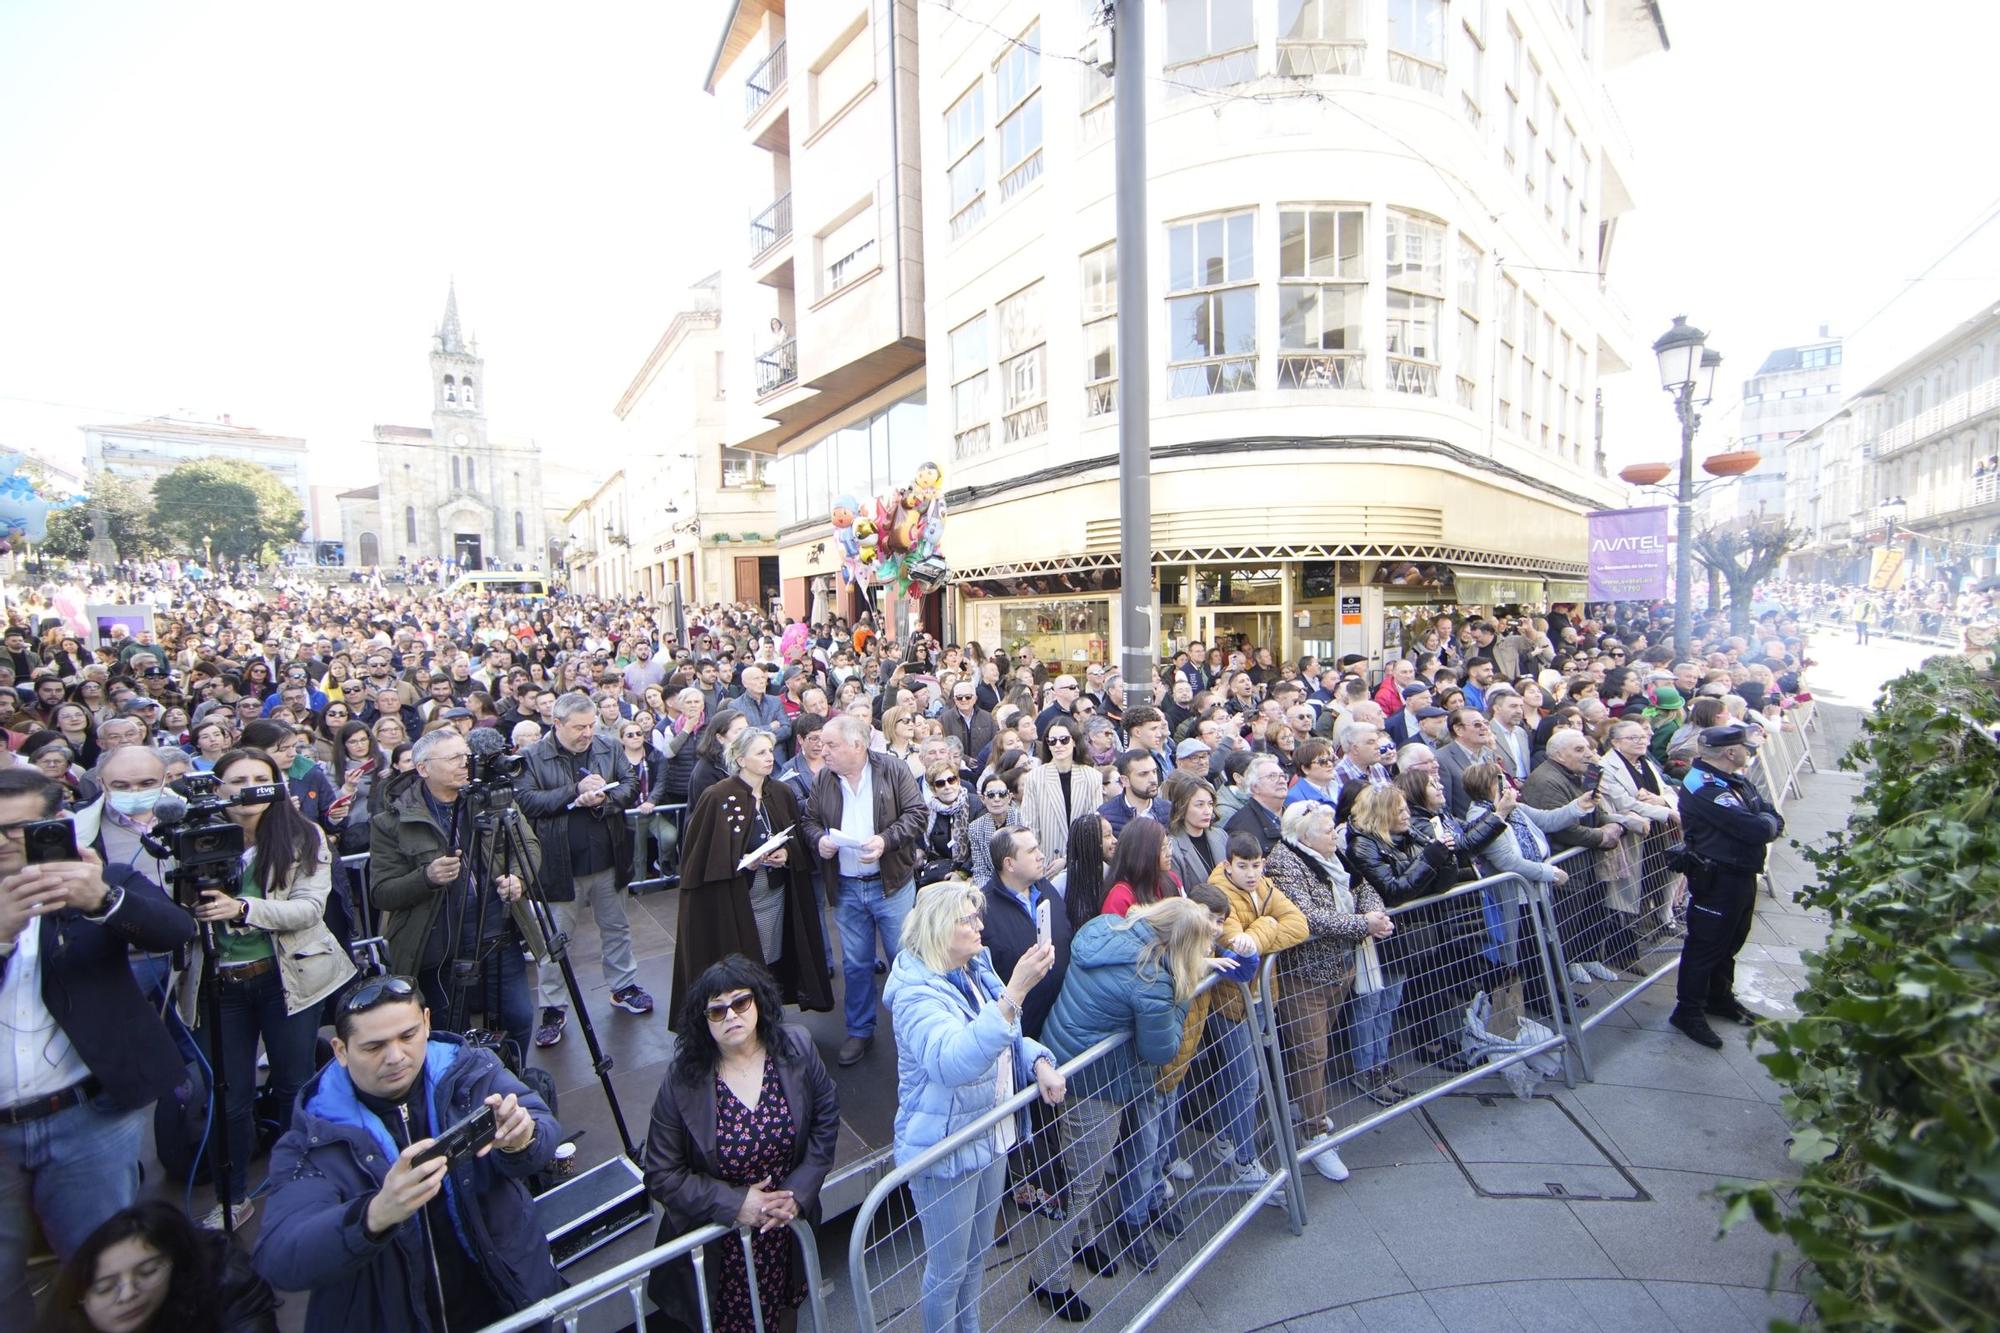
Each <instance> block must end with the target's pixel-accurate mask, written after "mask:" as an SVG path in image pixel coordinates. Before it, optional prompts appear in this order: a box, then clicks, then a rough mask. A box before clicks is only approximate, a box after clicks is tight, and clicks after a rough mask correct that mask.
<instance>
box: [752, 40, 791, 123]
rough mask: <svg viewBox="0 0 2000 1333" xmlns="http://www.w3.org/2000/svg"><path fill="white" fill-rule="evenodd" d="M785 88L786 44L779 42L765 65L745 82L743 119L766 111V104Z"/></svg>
mask: <svg viewBox="0 0 2000 1333" xmlns="http://www.w3.org/2000/svg"><path fill="white" fill-rule="evenodd" d="M784 86H785V44H784V43H783V42H779V43H778V44H777V45H776V46H774V47H772V48H771V54H770V55H767V56H765V57H764V63H763V64H761V65H759V66H757V68H755V69H753V70H751V71H750V77H749V78H747V79H745V80H743V118H744V119H745V120H748V119H749V118H750V117H752V116H754V115H756V114H757V113H758V112H759V111H761V110H763V109H764V103H766V102H768V101H770V100H771V97H772V95H773V94H774V93H776V92H777V91H778V90H779V89H780V88H782V87H784Z"/></svg>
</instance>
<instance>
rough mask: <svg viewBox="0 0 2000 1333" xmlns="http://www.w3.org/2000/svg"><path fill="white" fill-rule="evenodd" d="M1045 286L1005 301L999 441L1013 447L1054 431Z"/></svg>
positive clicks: (1017, 294)
mask: <svg viewBox="0 0 2000 1333" xmlns="http://www.w3.org/2000/svg"><path fill="white" fill-rule="evenodd" d="M1042 305H1043V302H1042V284H1041V283H1039V282H1037V283H1035V284H1034V285H1033V286H1031V287H1025V288H1023V289H1022V290H1020V291H1018V292H1015V293H1014V294H1013V295H1012V296H1010V297H1008V298H1007V299H1006V300H1004V301H1002V302H1001V303H1000V412H1001V417H1000V441H1001V443H1003V444H1013V443H1015V442H1016V441H1018V440H1025V439H1028V438H1030V437H1032V436H1036V435H1040V434H1042V433H1043V432H1045V431H1047V430H1048V428H1049V404H1048V388H1047V381H1048V346H1047V344H1048V331H1047V329H1048V323H1047V320H1046V318H1045V316H1044V312H1043V309H1042Z"/></svg>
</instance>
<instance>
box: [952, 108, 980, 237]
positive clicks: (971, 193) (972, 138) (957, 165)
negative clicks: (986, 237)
mask: <svg viewBox="0 0 2000 1333" xmlns="http://www.w3.org/2000/svg"><path fill="white" fill-rule="evenodd" d="M985 135H986V83H985V81H984V80H981V81H980V82H978V83H975V84H973V85H972V86H971V87H970V88H967V89H966V90H965V93H964V95H963V96H961V97H960V98H959V99H958V100H957V101H956V102H953V103H952V104H951V109H950V110H949V111H946V112H945V113H944V155H945V160H946V161H947V162H949V163H950V164H951V165H950V167H949V168H947V170H946V172H945V183H946V188H947V190H948V191H949V198H950V200H951V203H950V205H949V206H950V208H951V238H952V239H953V240H954V241H955V240H957V239H958V238H959V237H961V236H963V235H965V234H966V233H967V232H969V231H971V230H972V229H973V228H974V227H975V226H977V225H979V221H980V219H981V218H984V217H985V216H986V138H985Z"/></svg>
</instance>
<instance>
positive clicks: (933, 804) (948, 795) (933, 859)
mask: <svg viewBox="0 0 2000 1333" xmlns="http://www.w3.org/2000/svg"><path fill="white" fill-rule="evenodd" d="M924 804H925V805H926V806H927V807H928V808H929V810H930V812H931V822H930V829H929V831H928V832H926V833H925V834H924V854H925V859H924V863H923V865H921V866H919V867H918V868H917V887H918V888H920V889H921V888H923V887H924V886H926V885H928V884H935V883H937V882H938V881H939V880H942V879H947V878H949V877H950V876H951V875H952V874H954V873H959V874H967V875H969V874H971V873H972V802H971V801H969V800H967V799H966V793H965V778H964V777H963V776H962V775H961V774H960V773H959V771H958V770H957V769H956V768H954V767H952V765H951V764H950V763H949V762H945V763H936V764H932V765H931V769H930V772H928V773H926V774H924Z"/></svg>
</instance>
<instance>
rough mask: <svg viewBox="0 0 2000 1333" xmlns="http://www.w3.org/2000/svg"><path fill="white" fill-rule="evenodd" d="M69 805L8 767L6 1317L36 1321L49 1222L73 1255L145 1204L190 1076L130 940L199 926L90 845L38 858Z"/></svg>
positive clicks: (0, 918)
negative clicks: (30, 851)
mask: <svg viewBox="0 0 2000 1333" xmlns="http://www.w3.org/2000/svg"><path fill="white" fill-rule="evenodd" d="M61 801H62V791H61V788H59V787H58V786H57V785H56V784H55V783H54V782H52V781H51V780H50V779H48V778H47V777H45V776H44V775H42V774H41V773H39V772H37V771H35V770H34V769H32V768H8V769H4V770H0V1021H4V1022H5V1023H6V1025H7V1027H8V1029H9V1031H8V1034H7V1040H5V1041H0V1328H26V1327H28V1326H29V1324H30V1323H31V1322H32V1321H33V1319H34V1310H33V1308H32V1306H31V1305H30V1303H29V1299H28V1285H27V1265H28V1250H29V1245H30V1238H31V1236H32V1235H33V1233H34V1230H35V1223H36V1221H37V1220H39V1222H40V1224H41V1230H42V1233H43V1234H44V1235H46V1236H47V1237H48V1240H49V1243H50V1245H52V1246H53V1247H54V1249H55V1252H56V1254H57V1255H58V1257H61V1258H65V1259H66V1258H68V1257H69V1256H70V1255H71V1254H73V1253H74V1252H75V1251H76V1249H77V1247H78V1246H79V1245H81V1244H82V1243H83V1240H84V1238H85V1237H86V1236H88V1235H89V1234H90V1233H91V1231H93V1230H94V1229H95V1228H96V1227H97V1225H98V1224H99V1223H100V1222H102V1221H104V1219H105V1218H107V1217H110V1216H111V1215H112V1214H113V1213H115V1212H117V1211H118V1210H119V1209H121V1208H125V1207H128V1206H130V1205H131V1204H132V1203H134V1202H135V1201H136V1200H137V1198H138V1195H139V1155H140V1145H141V1140H142V1137H143V1131H144V1126H145V1122H146V1120H147V1118H148V1117H147V1114H146V1108H147V1107H149V1106H151V1105H152V1104H153V1103H154V1102H155V1101H157V1100H158V1099H159V1098H160V1097H161V1096H162V1095H164V1094H165V1093H167V1092H169V1091H171V1090H172V1089H173V1088H174V1087H175V1086H176V1085H177V1084H179V1083H180V1081H181V1080H182V1078H183V1077H184V1076H185V1075H184V1071H183V1069H182V1067H181V1060H180V1056H179V1055H178V1054H177V1053H176V1052H175V1050H174V1043H173V1041H172V1040H171V1039H170V1038H169V1037H168V1036H167V1030H166V1028H165V1026H164V1025H162V1024H161V1022H160V1018H159V1015H158V1014H156V1013H154V1012H153V1011H152V1010H151V1009H149V1008H148V1007H147V1004H146V1001H145V1000H144V998H142V997H141V995H140V994H139V984H138V982H137V981H135V980H133V977H132V969H131V967H130V966H129V965H128V963H127V962H126V951H127V950H128V948H138V949H140V950H144V951H154V952H161V951H165V950H168V949H176V948H179V947H180V946H181V945H183V944H185V943H187V942H188V940H189V939H190V938H192V937H193V935H194V922H192V921H190V920H189V919H188V916H187V913H185V912H182V911H180V910H179V909H178V908H176V907H175V906H174V905H173V903H172V902H170V901H169V900H168V899H167V897H166V895H164V894H162V893H161V892H160V891H159V889H158V888H157V887H155V886H154V885H152V884H150V883H148V882H147V880H146V879H145V877H144V876H143V875H139V874H135V873H134V872H132V871H131V870H129V869H126V868H122V867H113V868H110V869H106V868H104V867H102V866H101V865H100V864H99V862H98V861H97V859H96V857H95V856H94V855H93V854H91V853H89V852H85V853H84V854H83V859H82V860H80V861H67V862H56V863H52V864H43V865H32V866H31V865H29V864H28V863H27V846H26V839H25V836H24V834H23V830H24V829H25V828H26V827H27V826H28V825H29V824H32V823H34V822H36V821H37V820H42V819H54V818H56V817H57V809H58V807H59V805H60V804H61ZM23 1051H25V1052H27V1053H28V1058H27V1059H26V1060H23V1059H21V1058H20V1057H19V1055H18V1054H17V1053H18V1052H23Z"/></svg>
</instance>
